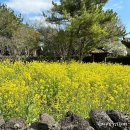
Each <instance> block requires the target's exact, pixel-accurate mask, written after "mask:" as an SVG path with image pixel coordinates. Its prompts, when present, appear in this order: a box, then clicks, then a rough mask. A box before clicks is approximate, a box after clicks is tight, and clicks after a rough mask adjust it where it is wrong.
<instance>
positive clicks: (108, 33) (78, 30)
mask: <svg viewBox="0 0 130 130" xmlns="http://www.w3.org/2000/svg"><path fill="white" fill-rule="evenodd" d="M107 1H108V0H102V1H100V0H92V1H90V0H71V1H70V0H61V1H60V4H56V3H54V2H53V7H52V9H51V12H52V13H51V15H49V16H47V21H49V22H51V23H55V24H58V25H59V26H61V27H64V32H66V33H67V34H68V35H64V36H65V37H67V38H66V41H65V40H63V42H62V44H64V42H65V43H67V44H68V53H67V57H70V56H73V55H74V54H76V53H77V56H78V57H79V59H80V60H82V58H83V56H84V55H86V54H87V53H88V51H89V50H90V49H92V48H95V47H98V46H104V44H105V43H108V41H110V40H111V41H117V40H118V39H119V37H121V36H123V35H124V34H125V28H124V26H123V25H122V23H121V22H120V20H119V18H118V15H117V13H115V12H114V11H113V10H107V11H104V10H103V7H104V5H105V4H106V3H107ZM59 33H61V32H60V31H59ZM59 36H60V35H59Z"/></svg>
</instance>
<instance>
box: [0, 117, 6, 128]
mask: <svg viewBox="0 0 130 130" xmlns="http://www.w3.org/2000/svg"><path fill="white" fill-rule="evenodd" d="M4 124H5V121H4V119H3V117H0V130H2V127H3V125H4Z"/></svg>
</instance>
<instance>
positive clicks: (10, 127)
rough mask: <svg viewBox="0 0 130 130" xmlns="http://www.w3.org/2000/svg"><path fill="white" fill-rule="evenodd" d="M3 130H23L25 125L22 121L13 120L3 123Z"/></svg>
mask: <svg viewBox="0 0 130 130" xmlns="http://www.w3.org/2000/svg"><path fill="white" fill-rule="evenodd" d="M4 129H5V130H25V129H26V124H25V122H24V120H22V119H18V118H13V119H11V120H9V121H8V122H6V123H5V125H4Z"/></svg>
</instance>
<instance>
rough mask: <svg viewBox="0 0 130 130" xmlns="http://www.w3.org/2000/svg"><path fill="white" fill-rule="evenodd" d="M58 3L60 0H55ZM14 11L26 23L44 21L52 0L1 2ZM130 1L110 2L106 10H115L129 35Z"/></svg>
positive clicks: (3, 0) (0, 1) (6, 0)
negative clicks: (44, 13) (43, 12)
mask: <svg viewBox="0 0 130 130" xmlns="http://www.w3.org/2000/svg"><path fill="white" fill-rule="evenodd" d="M54 1H56V2H58V0H54ZM0 3H3V4H6V5H7V6H8V7H10V8H11V9H13V10H14V11H15V13H16V14H21V15H22V17H23V19H24V21H25V22H32V21H35V20H37V21H42V23H43V22H44V18H43V17H42V11H46V10H49V9H50V8H51V6H52V0H0ZM129 8H130V0H109V1H108V3H107V4H106V6H105V7H104V10H107V9H113V10H114V11H115V12H117V14H118V16H119V18H120V19H121V21H122V23H123V24H124V25H125V27H126V31H127V33H128V32H130V9H129ZM128 36H130V34H129V35H128Z"/></svg>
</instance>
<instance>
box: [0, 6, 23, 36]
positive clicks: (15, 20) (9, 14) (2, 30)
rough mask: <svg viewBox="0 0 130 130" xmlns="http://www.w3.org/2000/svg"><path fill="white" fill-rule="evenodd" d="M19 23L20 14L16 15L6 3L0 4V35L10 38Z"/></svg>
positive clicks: (20, 20) (20, 21)
mask: <svg viewBox="0 0 130 130" xmlns="http://www.w3.org/2000/svg"><path fill="white" fill-rule="evenodd" d="M21 23H22V19H21V16H16V15H15V14H14V11H12V10H11V9H9V8H7V6H6V5H0V35H2V36H5V37H8V38H11V37H12V35H13V33H14V32H15V31H16V30H17V29H18V27H19V25H20V24H21Z"/></svg>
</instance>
